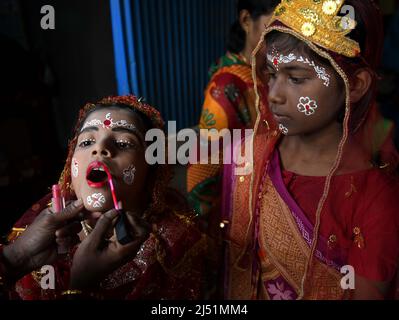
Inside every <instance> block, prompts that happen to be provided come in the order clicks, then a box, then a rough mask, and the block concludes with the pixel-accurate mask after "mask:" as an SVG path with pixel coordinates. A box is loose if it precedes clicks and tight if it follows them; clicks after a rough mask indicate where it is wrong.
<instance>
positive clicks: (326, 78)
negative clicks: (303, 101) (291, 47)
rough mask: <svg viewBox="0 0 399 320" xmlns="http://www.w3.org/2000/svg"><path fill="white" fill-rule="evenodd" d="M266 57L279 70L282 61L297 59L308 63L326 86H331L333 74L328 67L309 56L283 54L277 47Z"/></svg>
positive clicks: (288, 61)
mask: <svg viewBox="0 0 399 320" xmlns="http://www.w3.org/2000/svg"><path fill="white" fill-rule="evenodd" d="M266 57H267V60H269V61H270V62H271V63H272V64H273V65H274V67H275V68H276V70H277V71H278V70H279V65H280V64H281V63H290V62H293V61H296V62H301V63H304V64H307V65H309V66H311V67H312V68H313V69H314V70H315V72H316V74H317V77H318V78H319V79H321V80H323V84H324V85H325V86H326V87H329V86H330V78H331V76H330V75H329V74H328V73H327V71H326V68H324V67H320V66H318V65H316V63H315V62H314V61H310V60H309V59H308V58H304V57H302V56H299V57H297V56H296V55H295V54H293V53H290V54H289V55H288V56H284V55H282V54H279V53H277V51H276V49H273V50H272V54H267V55H266Z"/></svg>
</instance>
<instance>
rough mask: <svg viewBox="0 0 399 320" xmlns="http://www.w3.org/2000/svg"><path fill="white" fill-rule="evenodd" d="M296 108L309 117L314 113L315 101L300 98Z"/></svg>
mask: <svg viewBox="0 0 399 320" xmlns="http://www.w3.org/2000/svg"><path fill="white" fill-rule="evenodd" d="M297 107H298V110H299V112H303V113H305V115H307V116H311V115H312V114H314V113H315V112H316V109H317V103H316V101H315V100H312V99H310V98H309V97H300V98H299V103H298V106H297Z"/></svg>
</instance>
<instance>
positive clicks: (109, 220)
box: [89, 209, 119, 244]
mask: <svg viewBox="0 0 399 320" xmlns="http://www.w3.org/2000/svg"><path fill="white" fill-rule="evenodd" d="M118 214H119V212H118V211H117V210H115V209H112V210H110V211H108V212H106V213H104V214H103V216H102V217H101V218H100V219H99V220H98V222H97V223H96V226H95V227H94V229H93V231H92V232H91V233H90V235H89V238H91V241H92V242H94V244H99V243H101V242H102V241H103V239H104V236H105V235H106V233H107V231H108V229H109V228H110V227H111V226H112V224H113V220H114V219H115V218H116V216H117V215H118Z"/></svg>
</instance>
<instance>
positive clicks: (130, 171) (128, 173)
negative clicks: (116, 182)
mask: <svg viewBox="0 0 399 320" xmlns="http://www.w3.org/2000/svg"><path fill="white" fill-rule="evenodd" d="M135 173H136V168H135V166H134V165H130V166H129V168H126V169H124V170H123V181H124V182H125V183H126V184H128V185H129V186H130V185H132V184H133V182H134V175H135Z"/></svg>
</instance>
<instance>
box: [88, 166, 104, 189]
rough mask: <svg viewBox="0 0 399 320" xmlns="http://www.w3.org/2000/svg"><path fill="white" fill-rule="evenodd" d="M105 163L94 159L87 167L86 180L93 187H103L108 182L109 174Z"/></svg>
mask: <svg viewBox="0 0 399 320" xmlns="http://www.w3.org/2000/svg"><path fill="white" fill-rule="evenodd" d="M104 168H105V164H104V163H102V162H100V161H93V162H92V163H90V165H89V166H88V167H87V171H86V180H87V184H88V185H89V187H91V188H102V187H104V186H105V185H106V184H107V183H108V176H107V173H106V171H105V169H104Z"/></svg>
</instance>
